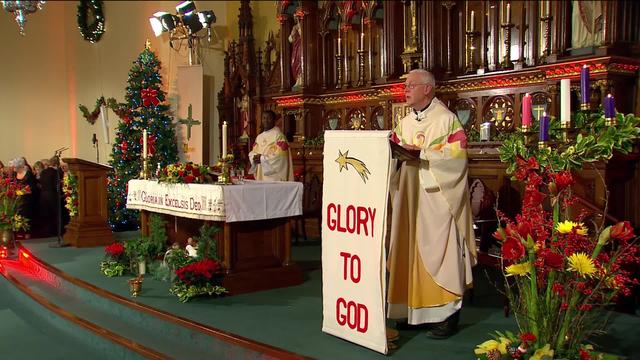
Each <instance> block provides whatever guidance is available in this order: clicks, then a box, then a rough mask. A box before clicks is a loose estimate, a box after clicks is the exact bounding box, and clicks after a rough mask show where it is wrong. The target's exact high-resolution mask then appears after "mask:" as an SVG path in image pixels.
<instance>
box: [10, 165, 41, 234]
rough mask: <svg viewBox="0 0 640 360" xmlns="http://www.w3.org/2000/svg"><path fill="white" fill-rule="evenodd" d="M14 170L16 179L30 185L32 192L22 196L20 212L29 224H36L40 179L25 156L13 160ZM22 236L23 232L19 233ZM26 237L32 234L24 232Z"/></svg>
mask: <svg viewBox="0 0 640 360" xmlns="http://www.w3.org/2000/svg"><path fill="white" fill-rule="evenodd" d="M11 162H12V166H13V170H14V171H15V178H16V181H17V182H18V183H20V184H22V185H28V186H29V190H30V193H29V194H25V195H23V197H22V204H20V208H19V210H18V213H19V214H20V215H22V216H24V217H25V218H26V219H27V220H28V221H29V226H33V225H34V219H35V214H36V210H37V209H36V207H37V205H38V199H39V198H40V187H39V186H38V180H37V179H36V177H35V175H33V173H32V172H31V170H29V167H27V162H26V161H25V159H24V158H16V159H13V160H12V161H11ZM18 235H20V236H22V235H23V234H18ZM24 237H25V238H29V237H30V235H28V233H27V234H24Z"/></svg>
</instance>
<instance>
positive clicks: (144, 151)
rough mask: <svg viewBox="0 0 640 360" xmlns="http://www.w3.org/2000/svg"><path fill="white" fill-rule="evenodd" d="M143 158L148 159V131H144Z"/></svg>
mask: <svg viewBox="0 0 640 360" xmlns="http://www.w3.org/2000/svg"><path fill="white" fill-rule="evenodd" d="M142 158H143V159H146V158H147V129H144V130H142Z"/></svg>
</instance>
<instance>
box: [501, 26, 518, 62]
mask: <svg viewBox="0 0 640 360" xmlns="http://www.w3.org/2000/svg"><path fill="white" fill-rule="evenodd" d="M514 26H515V25H514V24H512V23H505V24H502V25H500V27H501V28H502V30H503V31H504V45H505V49H504V60H503V61H502V68H503V69H513V62H511V29H512V28H513V27H514Z"/></svg>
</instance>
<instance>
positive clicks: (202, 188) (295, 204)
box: [127, 180, 303, 222]
mask: <svg viewBox="0 0 640 360" xmlns="http://www.w3.org/2000/svg"><path fill="white" fill-rule="evenodd" d="M302 191H303V188H302V183H299V182H293V181H279V182H266V181H246V182H245V183H244V184H242V185H225V186H222V185H215V184H168V183H158V182H157V181H153V180H130V181H129V183H128V190H127V208H128V209H137V210H148V211H151V212H157V213H162V214H170V215H175V216H179V217H186V218H191V219H200V220H210V221H226V222H236V221H254V220H265V219H275V218H281V217H291V216H298V215H302Z"/></svg>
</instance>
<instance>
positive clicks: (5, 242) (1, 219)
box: [0, 177, 31, 249]
mask: <svg viewBox="0 0 640 360" xmlns="http://www.w3.org/2000/svg"><path fill="white" fill-rule="evenodd" d="M29 193H31V189H30V188H29V186H28V185H23V184H20V183H19V182H17V181H15V180H13V179H9V178H1V177H0V235H1V236H0V246H2V247H3V248H5V249H12V248H13V246H14V237H13V232H14V231H20V230H28V229H29V221H28V220H27V219H26V218H25V217H23V216H22V215H20V214H19V210H20V206H21V203H22V199H23V196H24V195H26V194H29Z"/></svg>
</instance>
